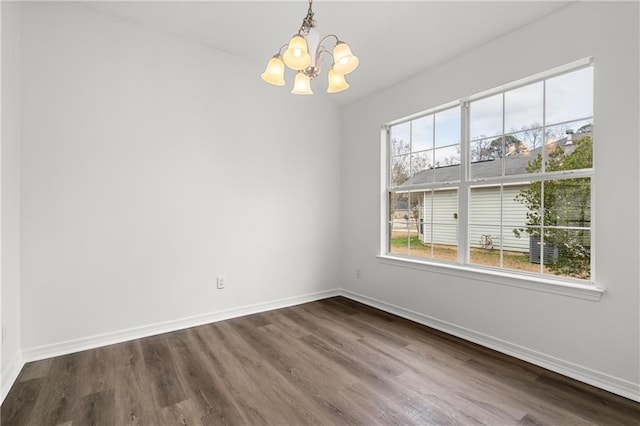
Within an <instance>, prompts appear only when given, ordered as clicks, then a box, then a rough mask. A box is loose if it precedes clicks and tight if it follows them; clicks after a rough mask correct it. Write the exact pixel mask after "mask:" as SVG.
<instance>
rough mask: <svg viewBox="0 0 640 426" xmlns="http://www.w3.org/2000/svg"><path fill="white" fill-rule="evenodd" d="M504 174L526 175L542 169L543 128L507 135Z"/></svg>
mask: <svg viewBox="0 0 640 426" xmlns="http://www.w3.org/2000/svg"><path fill="white" fill-rule="evenodd" d="M504 140H505V152H506V154H505V160H504V174H505V175H507V176H511V175H525V174H528V173H540V172H541V171H542V169H541V167H542V129H535V130H527V131H524V132H519V133H514V134H512V135H507V136H505V138H504Z"/></svg>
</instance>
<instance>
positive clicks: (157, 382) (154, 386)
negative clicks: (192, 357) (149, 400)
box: [140, 337, 186, 408]
mask: <svg viewBox="0 0 640 426" xmlns="http://www.w3.org/2000/svg"><path fill="white" fill-rule="evenodd" d="M140 344H141V346H142V355H143V359H144V364H145V366H146V368H147V371H148V373H149V377H150V384H151V390H152V392H153V395H154V397H155V399H156V403H157V405H158V406H159V407H161V408H164V407H168V406H170V405H173V404H176V403H178V402H180V401H184V400H185V399H186V394H185V391H184V389H183V387H182V384H181V382H180V378H179V377H178V372H177V371H176V365H175V361H174V359H173V355H172V354H171V351H170V350H169V346H168V345H167V341H166V337H160V338H158V337H151V338H146V339H143V340H142V341H141V342H140Z"/></svg>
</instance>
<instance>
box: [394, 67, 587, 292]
mask: <svg viewBox="0 0 640 426" xmlns="http://www.w3.org/2000/svg"><path fill="white" fill-rule="evenodd" d="M384 131H385V135H386V138H385V139H386V143H387V145H386V147H387V158H386V197H387V199H386V200H385V203H386V205H387V210H386V211H387V213H386V214H385V219H384V221H385V228H386V237H385V238H384V247H383V252H384V253H385V254H386V255H391V256H393V257H400V258H403V257H406V258H409V259H412V260H416V259H420V260H425V261H436V262H448V263H453V264H459V265H464V266H466V267H477V268H488V269H497V270H502V271H508V272H517V273H522V274H535V275H543V276H547V277H549V278H558V279H562V280H580V281H581V282H584V280H587V281H592V251H591V246H592V240H593V238H592V221H591V204H592V190H591V186H592V185H591V181H592V179H593V174H594V169H593V140H594V134H593V67H592V65H591V63H590V61H583V63H581V64H579V65H576V64H573V65H571V66H567V67H564V68H563V69H561V70H554V71H550V72H547V73H545V74H544V75H538V76H535V77H531V78H528V79H526V80H522V81H520V82H518V83H514V84H510V85H505V86H502V87H501V88H500V89H498V90H493V91H490V92H485V93H483V94H481V95H475V96H470V97H469V98H467V99H464V100H460V101H458V102H456V103H454V104H449V105H446V106H443V107H439V108H434V109H432V110H429V111H427V112H425V113H421V114H417V115H415V116H412V117H411V118H408V119H404V120H399V121H396V122H393V123H391V124H389V125H386V126H384Z"/></svg>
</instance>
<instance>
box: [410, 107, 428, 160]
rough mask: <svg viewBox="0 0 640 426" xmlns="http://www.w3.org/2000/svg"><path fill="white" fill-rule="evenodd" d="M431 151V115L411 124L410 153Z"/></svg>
mask: <svg viewBox="0 0 640 426" xmlns="http://www.w3.org/2000/svg"><path fill="white" fill-rule="evenodd" d="M425 149H433V114H431V115H428V116H426V117H421V118H418V119H416V120H413V121H412V122H411V151H412V152H417V151H423V150H425Z"/></svg>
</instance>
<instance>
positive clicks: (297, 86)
mask: <svg viewBox="0 0 640 426" xmlns="http://www.w3.org/2000/svg"><path fill="white" fill-rule="evenodd" d="M291 93H293V94H294V95H313V91H312V90H311V78H309V76H308V75H306V74H305V73H304V71H298V73H297V74H296V81H295V83H293V90H292V91H291Z"/></svg>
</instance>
